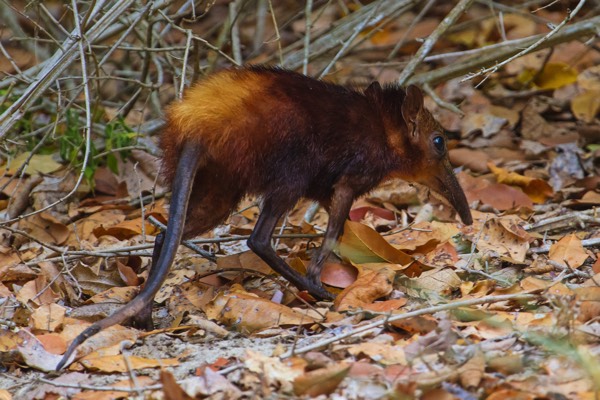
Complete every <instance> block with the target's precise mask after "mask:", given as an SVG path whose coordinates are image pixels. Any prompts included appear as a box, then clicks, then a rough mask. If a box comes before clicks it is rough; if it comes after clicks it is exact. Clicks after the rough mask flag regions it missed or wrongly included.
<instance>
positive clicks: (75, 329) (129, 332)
mask: <svg viewBox="0 0 600 400" xmlns="http://www.w3.org/2000/svg"><path fill="white" fill-rule="evenodd" d="M90 325H91V324H90V323H89V322H84V321H80V320H75V319H71V318H65V322H64V328H63V330H62V332H61V333H60V335H61V337H62V338H63V339H64V340H65V341H66V342H67V343H70V342H71V341H72V340H73V339H75V337H76V336H77V335H79V334H80V333H81V332H83V330H84V329H86V328H87V327H89V326H90ZM138 336H139V332H138V331H137V330H135V329H130V328H125V327H123V326H120V325H114V326H111V327H109V328H106V329H104V330H102V331H100V332H99V333H97V334H96V335H94V336H92V337H91V338H89V339H87V340H86V341H85V342H83V343H82V344H81V345H79V347H77V350H76V357H82V356H86V355H88V354H91V353H92V352H94V351H101V350H103V349H107V348H111V347H112V346H117V348H116V349H115V353H116V352H118V351H119V346H120V345H121V342H124V341H128V342H131V343H134V342H135V341H136V340H137V338H138Z"/></svg>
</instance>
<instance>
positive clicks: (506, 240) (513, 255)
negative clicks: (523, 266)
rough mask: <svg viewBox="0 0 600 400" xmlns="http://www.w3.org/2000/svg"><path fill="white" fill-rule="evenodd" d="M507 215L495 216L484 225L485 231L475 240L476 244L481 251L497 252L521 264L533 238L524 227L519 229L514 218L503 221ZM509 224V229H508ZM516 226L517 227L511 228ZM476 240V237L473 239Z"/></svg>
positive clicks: (504, 257)
mask: <svg viewBox="0 0 600 400" xmlns="http://www.w3.org/2000/svg"><path fill="white" fill-rule="evenodd" d="M503 218H506V217H499V218H493V219H491V220H489V221H487V222H486V223H485V225H484V228H483V232H482V233H481V234H480V235H479V234H478V240H477V241H475V246H476V247H477V249H479V251H481V252H488V253H489V252H491V253H493V254H497V255H499V256H500V257H502V259H504V260H507V261H509V262H512V263H515V264H520V263H523V262H524V261H525V256H526V255H527V250H529V242H530V240H531V238H530V237H529V235H527V234H526V233H525V234H524V232H525V231H523V230H522V229H520V230H517V229H516V227H517V226H518V225H517V224H515V223H514V219H513V218H509V219H508V220H507V223H502V221H501V220H502V219H503ZM507 226H508V229H507ZM511 227H514V228H515V229H511ZM473 240H475V239H473Z"/></svg>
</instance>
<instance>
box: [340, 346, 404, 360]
mask: <svg viewBox="0 0 600 400" xmlns="http://www.w3.org/2000/svg"><path fill="white" fill-rule="evenodd" d="M346 351H347V352H348V353H350V354H351V355H353V356H355V357H357V358H358V357H359V356H360V355H361V354H364V355H366V356H368V357H369V358H370V359H371V360H373V361H375V362H376V363H378V364H383V365H392V364H401V365H406V357H405V355H404V349H403V348H402V346H394V345H393V344H390V343H377V342H363V343H359V344H355V345H352V346H350V347H348V348H347V349H346Z"/></svg>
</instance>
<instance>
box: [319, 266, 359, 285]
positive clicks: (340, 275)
mask: <svg viewBox="0 0 600 400" xmlns="http://www.w3.org/2000/svg"><path fill="white" fill-rule="evenodd" d="M356 278H358V269H357V268H356V267H355V266H354V265H351V264H347V263H337V262H325V264H324V265H323V271H322V272H321V282H323V283H325V284H327V285H330V286H334V287H336V288H347V287H348V286H350V285H351V284H352V283H353V282H354V281H356Z"/></svg>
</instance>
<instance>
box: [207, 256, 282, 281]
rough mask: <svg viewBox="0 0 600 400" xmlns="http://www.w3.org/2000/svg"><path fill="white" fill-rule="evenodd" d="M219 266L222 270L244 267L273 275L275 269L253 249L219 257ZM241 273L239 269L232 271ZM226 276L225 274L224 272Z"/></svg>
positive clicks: (235, 273) (236, 273)
mask: <svg viewBox="0 0 600 400" xmlns="http://www.w3.org/2000/svg"><path fill="white" fill-rule="evenodd" d="M217 267H218V268H219V269H221V270H224V269H228V268H244V269H247V270H250V271H258V272H260V273H263V274H266V275H271V274H272V273H273V270H272V269H271V267H269V266H268V265H267V263H266V262H264V260H263V259H262V258H260V257H259V256H257V255H256V254H254V252H252V251H244V252H242V253H236V254H230V255H227V256H225V257H219V258H217ZM231 274H232V275H235V276H237V275H239V274H240V272H239V271H235V272H232V273H231ZM222 275H224V276H226V275H225V274H222Z"/></svg>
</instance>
